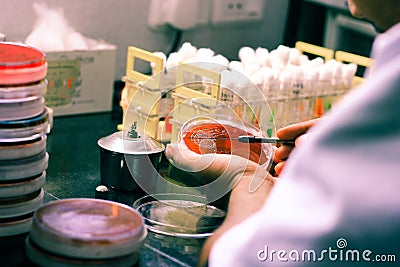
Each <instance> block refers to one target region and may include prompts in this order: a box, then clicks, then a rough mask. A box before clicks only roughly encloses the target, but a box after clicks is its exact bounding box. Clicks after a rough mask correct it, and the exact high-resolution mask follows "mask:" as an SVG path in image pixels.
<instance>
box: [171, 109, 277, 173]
mask: <svg viewBox="0 0 400 267" xmlns="http://www.w3.org/2000/svg"><path fill="white" fill-rule="evenodd" d="M240 135H252V136H262V137H267V135H266V134H265V133H263V132H262V131H261V130H260V129H259V128H258V127H257V126H255V125H252V124H250V123H247V122H245V121H242V120H240V119H238V118H235V117H232V116H226V115H219V114H210V115H202V116H198V117H194V118H192V119H189V120H188V121H186V122H185V123H184V124H183V125H182V127H181V129H180V132H179V136H178V140H179V142H181V143H185V144H186V146H187V147H188V148H189V149H190V150H192V151H194V152H196V153H198V154H209V153H216V154H232V155H237V156H241V157H244V158H247V159H249V160H251V161H254V162H256V163H259V164H260V165H262V166H269V163H270V161H271V158H272V154H273V147H272V145H271V144H266V143H241V142H239V141H238V140H235V138H237V137H239V136H240Z"/></svg>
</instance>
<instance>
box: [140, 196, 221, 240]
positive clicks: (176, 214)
mask: <svg viewBox="0 0 400 267" xmlns="http://www.w3.org/2000/svg"><path fill="white" fill-rule="evenodd" d="M133 207H134V208H135V209H137V211H138V212H139V213H140V214H141V215H142V216H143V218H144V222H145V224H146V226H147V228H148V230H150V231H152V232H155V233H158V234H163V235H167V236H175V237H182V238H206V237H208V236H211V235H212V233H213V231H214V230H215V229H217V228H218V227H219V226H220V225H221V224H222V222H223V220H224V219H225V215H226V213H225V211H223V210H221V209H219V208H216V207H214V206H212V205H209V204H206V199H205V197H202V196H199V195H190V194H175V193H165V194H153V195H147V196H145V197H142V198H140V199H138V200H136V201H135V202H134V203H133Z"/></svg>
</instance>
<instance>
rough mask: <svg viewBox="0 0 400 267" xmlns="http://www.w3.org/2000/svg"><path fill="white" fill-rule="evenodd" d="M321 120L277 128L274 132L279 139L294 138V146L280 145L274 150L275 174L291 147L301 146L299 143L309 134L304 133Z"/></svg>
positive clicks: (283, 164)
mask: <svg viewBox="0 0 400 267" xmlns="http://www.w3.org/2000/svg"><path fill="white" fill-rule="evenodd" d="M321 120H322V118H319V119H313V120H308V121H304V122H300V123H295V124H291V125H289V126H286V127H284V128H281V129H279V130H278V131H277V132H276V135H277V137H278V138H279V139H282V140H293V139H294V140H295V146H291V145H280V146H278V147H277V149H276V150H275V153H274V162H275V163H276V165H275V168H274V170H275V173H276V174H277V175H279V174H280V173H281V172H282V170H283V168H284V167H285V164H286V160H287V159H288V157H289V155H290V153H291V152H292V150H293V148H294V147H299V146H301V144H303V143H304V142H305V141H306V140H307V138H308V137H309V134H306V133H307V132H308V130H309V129H310V128H311V127H312V126H314V125H315V124H317V123H318V122H319V121H321Z"/></svg>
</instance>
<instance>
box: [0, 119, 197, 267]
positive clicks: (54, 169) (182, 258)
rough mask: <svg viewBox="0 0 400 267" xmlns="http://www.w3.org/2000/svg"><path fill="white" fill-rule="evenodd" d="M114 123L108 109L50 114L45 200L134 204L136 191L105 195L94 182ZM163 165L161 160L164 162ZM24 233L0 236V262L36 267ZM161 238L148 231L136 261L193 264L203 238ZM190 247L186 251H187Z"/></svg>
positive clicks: (98, 182) (97, 183) (157, 264)
mask: <svg viewBox="0 0 400 267" xmlns="http://www.w3.org/2000/svg"><path fill="white" fill-rule="evenodd" d="M118 123H119V122H118V121H117V120H115V119H114V118H113V116H112V114H111V113H101V114H91V115H76V116H67V117H55V118H54V123H53V128H52V130H51V132H50V134H49V135H48V137H47V152H48V153H49V156H50V158H49V164H48V168H47V171H46V184H45V186H44V190H45V197H44V201H45V202H49V201H53V200H57V199H64V198H103V199H108V200H112V201H116V202H120V203H123V204H126V205H129V206H132V204H133V202H134V200H136V199H137V198H139V197H140V195H136V194H132V193H131V192H124V191H118V190H112V189H111V190H110V191H109V192H108V193H107V195H106V197H105V195H104V194H99V193H98V192H96V187H97V186H99V185H100V184H101V179H100V149H99V147H98V145H97V140H98V139H100V138H101V137H104V136H107V135H109V134H112V133H113V132H115V131H117V125H118ZM161 166H165V165H163V163H162V164H161ZM161 168H162V167H161ZM160 171H161V170H160ZM25 238H26V234H22V235H19V236H14V237H0V266H18V267H19V266H24V267H25V266H34V265H33V264H31V263H30V262H29V260H28V259H27V258H26V255H25V250H24V240H25ZM161 241H162V237H161V240H160V236H159V235H156V234H154V233H151V232H149V234H148V237H147V240H146V242H145V244H144V247H143V249H142V250H141V254H140V261H139V266H145V267H147V266H148V267H152V266H195V265H196V261H197V256H196V255H195V254H196V253H197V252H198V251H199V249H200V247H201V245H202V242H199V241H198V240H196V242H194V243H193V242H192V243H190V244H186V243H185V242H183V243H179V242H177V243H175V244H174V245H173V246H167V247H165V246H164V245H163V244H162V243H163V242H161ZM188 250H189V252H190V255H187V253H186V252H188ZM190 250H192V251H190ZM181 252H182V253H181Z"/></svg>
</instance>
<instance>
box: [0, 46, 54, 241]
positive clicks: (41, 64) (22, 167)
mask: <svg viewBox="0 0 400 267" xmlns="http://www.w3.org/2000/svg"><path fill="white" fill-rule="evenodd" d="M46 74H47V62H46V58H45V54H44V53H43V52H41V51H40V50H37V49H35V48H33V47H29V46H26V45H22V44H17V43H9V42H0V237H6V236H14V235H18V234H22V233H26V232H29V230H30V227H31V224H32V217H33V213H34V212H35V210H36V209H37V208H38V207H39V206H40V205H42V204H43V197H44V191H43V186H44V184H45V182H46V169H47V165H48V159H49V155H48V154H47V152H46V138H47V137H46V134H47V133H48V131H49V112H48V110H47V108H46V106H45V100H44V94H45V93H46V89H47V80H46Z"/></svg>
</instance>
